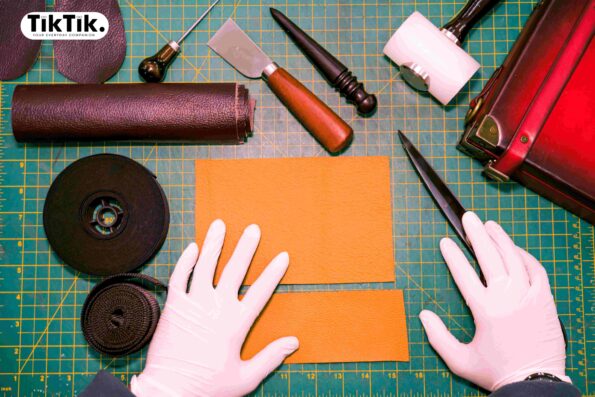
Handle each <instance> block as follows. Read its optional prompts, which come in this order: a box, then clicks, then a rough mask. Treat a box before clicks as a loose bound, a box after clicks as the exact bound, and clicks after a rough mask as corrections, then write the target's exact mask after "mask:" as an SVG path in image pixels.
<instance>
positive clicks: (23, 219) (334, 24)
mask: <svg viewBox="0 0 595 397" xmlns="http://www.w3.org/2000/svg"><path fill="white" fill-rule="evenodd" d="M206 5H207V4H206V2H205V1H203V0H201V1H190V0H184V1H183V0H172V1H166V0H143V1H131V0H122V1H120V6H121V8H122V14H123V16H124V20H125V26H126V31H127V38H128V51H127V57H126V61H125V63H124V65H123V67H122V69H121V70H120V72H119V73H118V74H117V75H115V76H114V77H113V78H112V79H111V80H110V83H115V84H117V83H122V82H139V77H138V75H137V72H136V67H137V65H138V63H139V62H140V61H141V60H142V59H143V58H144V57H146V56H148V55H150V54H153V53H154V52H155V51H157V50H158V49H159V48H161V46H162V45H163V44H164V43H165V42H166V41H167V40H169V39H176V38H177V37H178V36H179V35H180V34H181V32H182V31H183V29H184V27H185V26H188V25H190V24H191V23H192V22H193V20H194V19H195V18H196V17H197V16H199V15H200V14H201V13H202V11H203V10H204V9H205V7H206ZM462 5H463V1H462V0H456V1H454V0H442V1H415V2H413V1H394V2H387V1H368V0H358V1H352V2H351V1H316V2H312V1H310V2H306V1H302V2H298V1H286V2H285V1H275V2H271V1H264V0H263V1H252V0H245V1H238V2H235V3H234V2H233V1H232V0H222V1H221V4H220V5H218V6H217V7H215V9H214V10H213V11H212V13H211V14H210V16H209V17H208V18H207V20H205V21H204V22H203V23H202V24H200V25H199V26H198V28H197V30H196V31H195V32H194V33H193V34H192V35H190V36H189V37H188V39H187V40H186V41H185V42H184V44H183V53H182V55H181V56H180V57H179V58H178V59H177V60H176V61H175V63H174V65H173V67H172V69H171V70H170V73H169V75H168V81H170V82H173V81H178V82H205V81H238V82H241V83H243V84H246V85H247V86H248V87H249V89H250V91H251V93H252V95H253V96H254V98H256V100H257V112H256V120H255V133H254V136H253V137H252V138H250V140H249V141H248V142H247V144H245V145H243V146H226V147H221V146H196V145H172V144H159V143H154V142H146V143H144V144H130V143H127V142H116V143H114V142H96V143H93V144H87V143H72V144H59V143H58V144H53V145H36V144H17V143H16V142H15V140H14V138H13V136H12V134H11V127H10V108H11V97H12V93H13V91H14V88H15V86H16V85H17V84H29V83H59V82H65V81H66V79H65V78H64V77H62V76H61V75H60V74H59V73H58V72H57V71H56V68H55V63H54V59H53V51H52V45H51V43H50V42H44V43H43V45H42V50H41V56H40V58H39V60H38V62H37V63H36V64H35V66H34V67H33V68H32V70H31V71H30V72H29V73H27V75H25V76H24V77H22V78H20V79H19V80H18V81H11V82H4V83H1V84H0V90H1V96H0V107H1V113H0V132H1V136H0V139H1V141H0V182H1V188H0V222H1V225H2V229H1V234H0V244H1V251H0V317H1V318H0V395H4V396H17V395H21V396H38V395H51V396H66V395H74V394H77V393H78V392H80V391H81V390H82V389H83V388H84V387H85V386H86V385H87V384H88V383H89V382H90V380H91V378H92V377H93V375H94V374H95V372H96V371H97V370H99V369H102V368H107V369H108V370H110V371H111V372H112V373H113V374H115V375H116V376H117V377H119V378H121V379H122V380H123V381H125V382H127V381H129V380H130V378H131V377H132V375H133V374H135V373H138V372H139V371H140V370H141V369H142V367H143V364H144V359H145V356H146V350H143V351H141V352H139V353H137V354H133V355H131V356H128V357H123V358H118V359H112V358H110V357H106V356H101V355H98V354H96V353H94V352H93V351H91V350H90V348H89V347H88V346H87V344H86V343H85V340H84V339H83V336H82V334H81V332H80V326H79V313H80V308H81V304H82V303H83V301H84V299H85V297H86V295H87V293H88V291H89V289H90V288H91V287H92V285H94V284H95V283H96V281H97V280H96V279H95V278H93V277H90V276H87V275H84V274H79V273H77V272H74V271H73V270H71V269H69V268H67V267H65V266H64V265H63V264H62V263H61V261H60V259H59V258H58V257H57V256H56V255H55V254H54V253H53V252H52V251H51V249H50V247H49V246H48V242H47V241H46V239H45V236H44V231H43V225H42V210H43V203H44V198H45V195H46V193H47V191H48V187H49V185H50V183H51V182H52V180H53V179H54V178H55V177H56V176H57V175H58V173H59V172H60V171H61V170H63V169H64V167H66V166H67V165H68V164H70V163H71V162H72V161H74V160H76V159H78V158H81V157H84V156H87V155H90V154H94V153H103V152H110V153H119V154H123V155H126V156H130V157H132V158H134V159H135V160H137V161H139V162H141V163H142V164H144V165H145V166H147V167H148V168H150V169H151V170H152V171H154V172H155V174H156V175H157V176H158V180H159V182H160V183H161V184H162V186H163V188H164V190H165V192H166V194H167V196H168V198H169V203H170V207H171V226H170V230H169V235H168V238H167V241H166V242H165V244H164V246H163V248H162V249H161V251H160V252H159V254H158V255H157V256H156V257H155V258H154V259H153V260H152V261H151V262H150V263H149V264H148V265H147V266H145V267H144V268H143V269H142V271H143V272H144V273H147V274H150V275H155V276H157V277H158V278H160V279H161V280H163V281H166V280H167V279H168V276H169V274H170V273H171V270H172V268H173V264H174V263H175V261H176V259H177V257H178V255H179V253H180V252H181V250H182V248H183V247H184V246H185V245H186V244H188V243H189V242H190V241H192V240H193V239H194V225H193V223H194V216H193V213H194V211H195V210H196V211H200V210H201V209H200V208H196V209H195V208H194V162H193V160H194V159H197V158H257V157H305V156H327V154H326V152H324V151H323V150H322V149H321V148H320V146H319V145H318V144H317V143H316V142H315V141H314V140H313V139H312V138H311V137H310V136H309V134H308V133H307V132H305V131H304V129H303V128H302V127H301V126H300V124H299V123H298V122H296V120H295V119H294V118H293V117H292V116H291V115H289V114H288V112H287V110H286V109H285V108H284V107H283V106H282V105H281V104H280V102H279V100H278V99H276V97H275V96H274V95H273V94H272V93H271V92H270V90H269V89H268V88H267V87H266V85H265V84H264V83H263V82H262V81H247V80H246V79H245V78H244V77H243V76H241V75H240V74H238V73H237V72H235V71H234V70H233V69H232V68H231V67H230V66H228V65H227V64H226V63H225V62H223V61H222V60H221V59H220V58H219V57H218V56H217V55H216V54H214V53H213V52H211V51H210V50H209V49H208V48H207V47H206V45H205V43H206V42H207V40H208V38H209V37H210V36H211V35H212V34H213V33H214V32H215V31H216V30H217V28H218V27H219V26H220V25H221V24H222V23H223V21H225V20H226V19H227V18H228V17H233V18H235V20H236V21H237V22H238V24H239V25H240V26H242V27H243V28H244V29H245V30H246V31H247V32H248V33H249V34H250V36H251V37H252V38H253V39H254V41H255V42H256V43H258V44H260V45H262V47H263V49H264V50H265V51H266V52H267V53H268V54H269V55H270V56H271V57H272V58H273V59H275V60H276V61H277V62H278V63H279V64H280V65H282V66H285V67H286V68H287V69H288V70H289V71H290V72H291V73H293V74H294V75H295V76H297V77H298V78H299V79H300V80H301V81H302V82H303V83H304V84H305V85H306V86H308V87H309V88H310V89H312V90H313V91H314V92H315V93H316V94H318V95H319V96H320V97H321V98H322V99H323V100H324V101H326V102H327V103H328V104H329V105H330V106H332V107H333V108H334V109H335V110H336V111H337V112H338V113H339V114H340V115H341V116H342V117H343V118H344V119H346V120H347V121H348V122H349V123H350V124H351V125H352V126H353V128H354V130H355V141H354V143H353V145H352V146H351V147H350V149H349V150H348V151H347V152H346V153H345V154H344V155H345V156H365V155H385V156H390V158H391V167H392V179H391V186H392V195H393V220H394V257H395V276H396V282H395V283H394V284H390V283H389V284H388V285H387V284H382V285H375V284H373V285H364V286H361V285H348V286H326V285H325V286H309V287H299V288H298V287H293V288H294V289H324V290H327V289H338V288H344V289H346V288H399V289H403V290H404V291H405V301H406V310H407V325H408V330H409V331H408V332H409V343H410V351H411V359H410V361H409V362H401V363H394V362H385V363H359V364H333V365H285V366H283V367H281V368H280V370H279V371H277V372H275V373H274V374H273V375H272V376H271V377H270V378H269V379H268V380H267V381H266V382H265V383H264V384H263V385H262V386H261V387H259V388H258V389H257V391H256V394H257V395H262V396H314V395H324V396H337V395H349V396H421V395H428V396H446V395H453V396H463V395H466V396H467V395H483V392H482V391H480V390H478V389H477V388H475V387H473V386H472V385H470V384H469V383H467V382H465V381H463V380H461V379H459V378H457V377H456V376H453V375H451V373H450V372H449V371H448V369H447V368H446V367H445V365H444V364H443V362H442V361H441V360H440V359H439V358H438V357H437V356H436V354H435V353H434V352H433V350H432V349H431V347H430V346H429V345H428V343H427V339H426V337H425V334H424V333H423V331H422V329H421V325H420V322H419V320H418V319H417V314H418V313H419V311H420V310H421V309H422V308H429V309H432V310H435V311H436V312H437V313H438V314H439V315H440V316H441V317H442V318H443V319H444V320H445V322H446V324H447V325H448V327H449V328H450V329H451V330H452V331H453V332H454V334H455V335H456V336H458V337H460V338H461V339H462V340H464V341H469V340H470V339H471V337H472V335H473V321H472V318H471V317H470V315H469V312H468V310H467V308H466V306H465V304H464V302H463V301H462V299H461V297H460V296H459V294H458V292H457V289H456V287H455V286H454V284H453V281H452V279H451V277H450V276H449V274H448V271H447V269H446V266H445V265H444V263H443V261H442V258H441V256H440V253H439V251H438V241H439V239H440V238H441V237H443V236H446V235H450V236H453V237H454V233H453V231H452V230H451V229H450V228H449V226H448V225H447V223H446V222H445V220H444V218H443V217H442V215H441V214H440V212H439V211H438V210H437V209H436V208H435V207H434V204H433V202H432V200H431V199H430V197H429V196H428V194H427V193H426V191H425V190H424V188H423V187H422V186H421V185H420V182H419V180H418V178H417V176H416V174H415V172H414V171H413V170H412V168H411V166H410V164H409V163H408V161H407V158H406V157H405V154H404V152H403V150H402V149H401V146H400V144H399V140H398V137H397V136H396V134H395V132H396V130H397V129H402V130H403V131H405V132H406V134H407V135H408V136H409V137H410V139H411V140H412V141H413V142H414V143H415V144H416V145H417V146H418V148H419V149H420V151H421V152H422V153H423V154H424V155H425V156H427V158H428V159H429V161H430V162H431V163H432V164H433V166H434V167H435V168H436V169H437V171H438V172H439V173H440V174H441V175H442V176H443V177H444V178H445V179H446V181H447V182H448V183H449V185H450V186H451V187H452V189H453V191H454V192H455V194H457V195H458V196H459V198H460V199H461V201H462V202H463V204H464V205H465V206H466V207H467V208H469V209H473V210H475V211H476V212H477V213H478V214H479V215H480V216H481V217H482V218H484V219H493V220H496V221H498V222H500V223H501V224H502V225H503V226H504V228H505V229H506V230H507V231H509V232H510V233H511V234H512V236H513V238H514V240H515V241H516V243H517V244H518V245H519V246H521V247H523V248H526V249H528V250H529V251H530V252H531V253H533V254H534V255H535V256H536V257H538V258H540V259H541V261H542V262H543V264H544V265H545V267H546V268H547V270H548V272H549V275H550V281H551V285H552V288H553V292H554V295H555V298H556V302H557V306H558V311H559V313H560V317H561V319H562V322H563V323H564V324H565V326H566V330H567V332H568V338H569V344H568V360H567V368H568V374H569V375H570V377H571V378H572V379H573V381H574V383H575V384H576V385H577V386H578V387H579V388H580V389H581V391H583V392H584V393H595V384H594V379H595V357H594V355H595V353H594V350H595V349H594V347H595V325H594V310H595V296H594V295H595V291H594V277H595V276H594V267H595V260H594V258H593V245H594V242H593V240H594V230H593V227H592V226H591V225H589V224H588V223H586V222H584V221H581V220H579V219H578V218H577V217H576V216H574V215H572V214H570V213H569V212H567V211H565V210H562V209H560V208H559V207H558V206H556V205H553V204H552V203H551V202H549V201H547V200H545V199H543V198H541V197H539V196H537V195H535V194H533V193H532V192H530V191H528V190H527V189H525V188H523V187H522V186H520V185H517V184H514V183H507V184H501V185H498V184H496V183H492V182H488V181H486V179H484V177H483V176H482V175H481V174H480V170H481V166H480V164H478V163H477V162H475V161H474V160H471V159H469V158H468V157H466V156H465V155H463V154H461V153H460V152H458V151H457V150H456V149H455V144H456V142H457V140H458V138H459V136H460V134H461V132H462V130H463V117H464V115H465V112H466V110H467V104H468V103H469V101H470V99H471V98H472V97H473V96H474V95H475V94H477V93H478V92H479V91H480V89H481V88H482V86H483V84H484V83H485V81H486V80H487V79H488V78H489V77H490V75H491V73H492V72H493V71H494V69H495V68H496V67H497V66H498V65H499V64H500V63H501V62H502V61H503V60H504V58H505V56H506V54H507V52H508V50H509V49H510V47H511V46H512V44H513V43H514V41H515V39H516V38H517V36H518V33H519V31H520V28H521V27H522V25H523V23H524V22H525V20H526V19H527V17H528V15H529V14H530V13H531V10H532V8H533V6H534V1H531V0H516V1H515V0H506V1H503V2H502V3H501V4H500V5H498V6H497V7H496V9H495V10H494V12H493V13H492V14H490V15H489V16H488V17H486V18H484V20H482V22H481V23H480V25H479V26H478V27H477V28H475V29H474V30H473V31H472V32H471V35H470V37H469V38H468V40H467V42H466V43H465V45H464V48H465V49H466V50H468V51H469V52H470V53H471V54H472V55H473V56H474V57H475V58H476V59H478V60H479V61H480V62H481V64H482V65H483V67H482V69H481V70H480V71H479V73H478V74H477V75H476V76H475V77H474V78H473V80H472V81H471V83H470V84H468V85H467V86H466V87H465V88H464V90H463V92H462V93H461V94H460V95H459V96H458V97H457V98H456V100H455V101H453V103H452V104H451V105H449V106H447V107H442V106H440V105H439V104H437V103H436V102H434V101H433V100H431V99H430V98H428V97H426V96H422V95H419V94H417V93H415V92H414V91H412V90H411V89H410V88H409V87H408V86H406V85H405V84H404V83H403V81H402V80H401V78H400V77H399V75H398V72H397V69H396V68H395V67H394V66H393V65H392V64H391V63H389V61H388V60H387V59H386V58H385V57H384V56H383V55H382V48H383V46H384V44H385V43H386V41H387V40H388V38H389V37H390V35H391V34H392V32H393V31H394V30H395V29H396V28H397V27H398V26H399V25H400V24H401V23H402V22H403V20H404V19H405V18H406V17H407V16H408V15H410V14H411V13H412V12H413V11H414V10H419V11H420V12H422V13H423V14H424V15H426V16H427V17H428V18H430V19H431V20H432V21H433V22H434V23H435V24H436V25H440V24H443V23H445V22H446V21H447V20H448V19H449V17H451V16H452V15H454V14H455V13H456V11H457V10H458V9H460V8H461V7H462ZM269 6H275V7H277V8H279V9H280V10H281V11H283V12H285V13H286V14H287V15H288V16H289V17H290V18H292V19H293V20H294V21H295V22H297V23H298V24H299V25H300V26H301V27H302V28H303V29H304V30H306V31H308V32H310V33H311V34H312V35H313V36H314V37H315V38H316V39H317V40H318V41H320V42H321V43H322V44H323V45H324V46H325V47H327V48H328V49H329V50H330V51H331V52H332V53H334V54H336V55H337V56H338V58H340V59H341V60H342V61H343V63H345V64H346V65H348V66H349V67H350V68H351V70H353V72H354V73H355V75H357V76H358V77H359V78H360V80H363V81H365V83H366V87H367V89H368V91H370V92H375V93H376V94H377V96H378V100H379V104H380V105H379V109H378V112H377V113H376V115H374V116H373V117H371V118H368V119H363V118H360V117H358V116H357V115H356V114H355V112H354V108H353V107H352V106H351V105H349V104H346V103H345V102H344V100H343V99H341V98H340V97H339V95H338V94H337V93H336V92H335V91H334V90H333V89H332V88H331V87H329V86H328V85H327V84H326V83H325V82H324V80H323V79H322V77H321V76H320V75H319V74H318V73H317V71H316V70H315V69H313V67H312V66H311V65H310V64H309V62H308V61H307V60H306V59H305V58H304V57H303V55H302V54H301V53H300V52H299V51H298V50H297V49H296V47H295V46H294V45H293V44H292V43H291V42H289V41H288V38H287V37H286V35H285V33H283V31H281V29H279V28H278V26H276V24H275V23H274V21H273V19H272V18H271V17H270V15H269V10H268V7H269ZM48 7H49V8H50V9H51V8H52V4H48ZM239 177H241V176H239ZM254 221H255V222H258V220H257V219H255V220H254ZM199 238H200V236H199ZM286 288H287V287H284V288H282V289H286ZM289 288H292V287H289ZM353 321H365V319H361V318H354V319H353ZM370 326H371V327H373V326H374V324H370ZM345 348H346V349H349V346H345Z"/></svg>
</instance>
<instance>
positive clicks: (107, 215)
mask: <svg viewBox="0 0 595 397" xmlns="http://www.w3.org/2000/svg"><path fill="white" fill-rule="evenodd" d="M43 226H44V228H45V233H46V235H47V238H48V240H49V242H50V245H51V246H52V248H53V249H54V250H55V251H56V253H57V254H58V256H60V258H62V260H63V261H64V262H65V263H66V264H67V265H70V266H72V267H73V268H75V269H76V270H79V271H81V272H84V273H88V274H94V275H100V276H107V275H113V274H117V273H125V272H129V271H131V270H133V269H136V268H137V267H139V266H141V265H142V264H144V263H145V262H147V261H148V260H149V259H150V258H151V257H152V256H153V255H154V254H155V253H156V252H157V251H158V250H159V248H161V245H162V244H163V242H164V241H165V237H166V236H167V231H168V228H169V207H168V205H167V198H166V197H165V193H164V192H163V190H162V189H161V186H159V183H157V180H156V177H155V176H154V175H153V174H152V173H151V172H150V171H149V170H147V169H146V168H145V167H143V166H142V165H140V164H138V163H137V162H135V161H133V160H131V159H129V158H127V157H124V156H119V155H113V154H99V155H94V156H90V157H85V158H83V159H80V160H78V161H76V162H74V163H72V164H71V165H70V166H68V167H67V168H66V169H65V170H64V171H62V173H60V175H58V177H57V178H56V180H55V181H54V182H53V183H52V186H51V187H50V190H49V192H48V195H47V198H46V201H45V206H44V209H43Z"/></svg>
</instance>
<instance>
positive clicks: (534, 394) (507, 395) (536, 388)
mask: <svg viewBox="0 0 595 397" xmlns="http://www.w3.org/2000/svg"><path fill="white" fill-rule="evenodd" d="M580 396H581V392H580V391H579V390H578V389H577V388H576V387H574V386H573V385H572V384H570V383H567V382H547V381H542V380H531V381H523V382H516V383H511V384H509V385H506V386H504V387H501V388H500V389H498V390H496V391H495V392H493V393H492V394H490V397H580Z"/></svg>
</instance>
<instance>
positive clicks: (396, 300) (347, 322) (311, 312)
mask: <svg viewBox="0 0 595 397" xmlns="http://www.w3.org/2000/svg"><path fill="white" fill-rule="evenodd" d="M283 336H297V337H298V339H299V341H300V347H299V349H298V350H297V351H296V352H295V353H293V354H292V355H291V356H289V357H288V358H287V359H286V360H285V362H286V363H333V362H361V361H407V360H409V350H408V346H407V325H406V323H405V305H404V303H403V291H401V290H374V291H331V292H290V293H277V294H274V295H273V298H272V299H271V301H270V302H269V305H268V306H267V307H266V308H265V310H264V311H263V313H262V315H261V316H260V317H259V319H258V320H257V321H256V323H255V325H254V327H253V328H252V330H251V332H250V334H249V335H248V339H247V341H246V343H245V344H244V348H243V350H242V358H244V359H248V358H250V357H253V356H254V355H255V354H256V353H258V352H259V351H260V350H261V349H263V348H264V347H265V346H266V345H267V344H269V343H270V342H272V341H273V340H275V339H277V338H280V337H283Z"/></svg>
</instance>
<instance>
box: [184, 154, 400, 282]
mask: <svg viewBox="0 0 595 397" xmlns="http://www.w3.org/2000/svg"><path fill="white" fill-rule="evenodd" d="M195 173H196V207H195V209H194V212H195V214H196V215H195V216H196V219H195V225H196V237H197V239H199V238H200V239H203V238H204V236H205V235H206V232H207V229H208V227H209V224H210V223H211V222H212V221H213V220H215V219H216V218H221V219H222V220H223V221H224V222H225V224H226V225H227V237H226V240H225V245H224V247H223V252H222V254H221V266H219V268H218V271H217V279H218V277H219V274H220V272H221V270H222V268H223V265H224V264H225V263H227V260H228V259H229V257H230V256H231V253H232V250H233V248H234V247H235V245H236V243H237V241H238V239H239V238H240V236H241V234H242V231H243V230H244V228H245V227H246V226H248V225H249V224H251V223H256V224H258V225H259V226H260V228H261V230H262V239H261V242H260V246H259V248H258V251H257V252H256V256H255V258H254V261H253V262H252V266H251V267H250V270H249V271H248V275H247V277H246V280H245V283H246V284H252V283H253V282H254V280H255V279H256V277H257V276H258V275H259V274H260V273H261V272H262V270H263V269H264V267H265V266H266V265H267V264H268V263H269V262H270V261H271V260H272V259H273V258H274V257H275V256H276V255H277V254H278V253H280V252H282V251H287V252H288V253H289V258H290V265H289V270H288V271H287V274H286V275H285V277H284V279H283V280H282V283H285V284H330V283H357V282H390V281H394V279H395V270H394V257H393V237H392V211H391V190H390V168H389V159H388V158H387V157H340V158H329V157H322V158H283V159H253V160H197V161H196V169H195ZM199 245H200V244H199Z"/></svg>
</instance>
